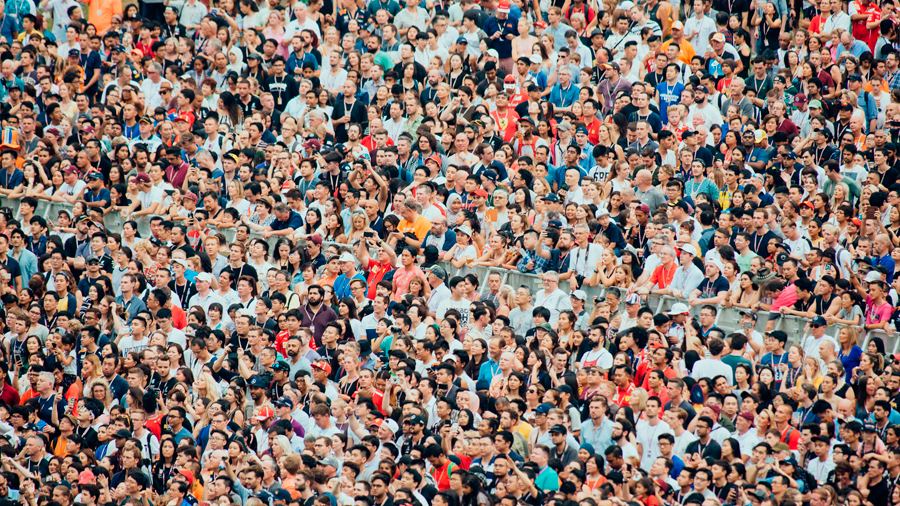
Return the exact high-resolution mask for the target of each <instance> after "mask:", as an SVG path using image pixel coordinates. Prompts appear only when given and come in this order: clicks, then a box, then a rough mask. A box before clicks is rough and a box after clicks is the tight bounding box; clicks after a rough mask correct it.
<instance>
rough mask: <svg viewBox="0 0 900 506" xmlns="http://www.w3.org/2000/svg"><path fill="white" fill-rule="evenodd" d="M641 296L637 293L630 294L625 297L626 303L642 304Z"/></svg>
mask: <svg viewBox="0 0 900 506" xmlns="http://www.w3.org/2000/svg"><path fill="white" fill-rule="evenodd" d="M640 303H641V298H640V296H638V294H636V293H632V294H629V295H628V297H625V304H640Z"/></svg>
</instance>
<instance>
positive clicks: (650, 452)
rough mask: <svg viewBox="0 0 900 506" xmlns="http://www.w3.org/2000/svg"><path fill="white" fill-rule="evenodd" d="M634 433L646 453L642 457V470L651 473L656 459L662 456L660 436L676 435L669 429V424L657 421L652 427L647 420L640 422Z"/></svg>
mask: <svg viewBox="0 0 900 506" xmlns="http://www.w3.org/2000/svg"><path fill="white" fill-rule="evenodd" d="M634 433H635V436H636V437H637V442H638V443H641V449H642V450H643V452H644V454H643V455H641V469H643V470H644V471H648V472H649V471H650V466H652V465H653V462H655V461H656V457H659V456H660V455H661V453H660V451H659V439H658V438H659V435H660V434H672V435H673V436H674V435H675V433H674V432H673V431H672V428H671V427H669V424H667V423H666V422H664V421H662V420H657V421H656V425H655V426H654V427H651V426H650V422H648V421H647V420H638V423H637V426H636V427H635V430H634Z"/></svg>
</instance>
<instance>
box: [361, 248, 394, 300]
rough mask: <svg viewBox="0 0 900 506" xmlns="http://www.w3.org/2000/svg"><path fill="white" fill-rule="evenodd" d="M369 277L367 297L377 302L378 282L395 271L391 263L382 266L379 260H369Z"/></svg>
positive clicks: (367, 278) (367, 279)
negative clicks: (376, 288) (376, 289)
mask: <svg viewBox="0 0 900 506" xmlns="http://www.w3.org/2000/svg"><path fill="white" fill-rule="evenodd" d="M366 270H367V271H369V275H368V276H367V277H366V297H368V298H369V300H375V287H376V286H377V285H378V282H379V281H381V280H382V279H384V275H385V274H387V273H389V272H391V271H392V270H394V268H393V266H391V264H390V263H386V264H382V263H381V262H379V261H378V260H374V259H371V258H370V259H369V265H367V266H366Z"/></svg>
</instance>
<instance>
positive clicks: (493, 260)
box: [454, 233, 509, 267]
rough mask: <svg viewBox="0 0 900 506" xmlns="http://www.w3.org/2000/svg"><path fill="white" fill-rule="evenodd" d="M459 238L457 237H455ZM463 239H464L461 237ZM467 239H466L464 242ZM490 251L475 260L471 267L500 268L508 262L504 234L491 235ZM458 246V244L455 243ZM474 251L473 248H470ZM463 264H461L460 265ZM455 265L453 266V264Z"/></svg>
mask: <svg viewBox="0 0 900 506" xmlns="http://www.w3.org/2000/svg"><path fill="white" fill-rule="evenodd" d="M457 237H459V236H457ZM463 237H466V236H465V235H463ZM467 239H468V238H467V237H466V240H467ZM489 243H490V246H491V247H490V249H489V250H488V251H487V252H486V253H485V254H484V255H482V256H481V257H479V258H478V259H477V260H475V261H474V262H472V263H471V264H470V265H471V266H472V267H475V266H479V265H483V266H486V267H500V266H501V265H502V264H503V263H504V262H508V261H509V257H508V255H507V239H506V235H504V234H496V233H495V234H493V235H491V238H490V239H489ZM457 244H459V243H457ZM470 247H471V248H472V249H474V246H470ZM463 263H465V262H461V263H460V265H462V264H463ZM454 265H455V264H454Z"/></svg>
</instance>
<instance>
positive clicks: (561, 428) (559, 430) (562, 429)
mask: <svg viewBox="0 0 900 506" xmlns="http://www.w3.org/2000/svg"><path fill="white" fill-rule="evenodd" d="M550 433H551V434H553V433H556V434H568V433H569V431H568V429H566V426H565V425H562V424H559V423H558V424H556V425H554V426H553V427H550Z"/></svg>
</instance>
